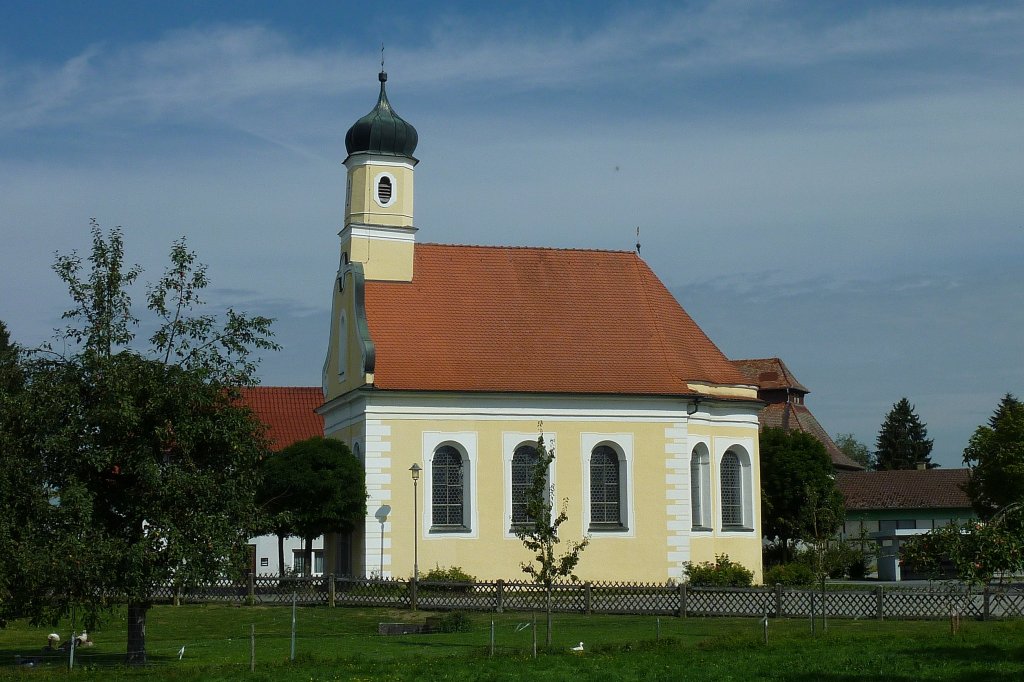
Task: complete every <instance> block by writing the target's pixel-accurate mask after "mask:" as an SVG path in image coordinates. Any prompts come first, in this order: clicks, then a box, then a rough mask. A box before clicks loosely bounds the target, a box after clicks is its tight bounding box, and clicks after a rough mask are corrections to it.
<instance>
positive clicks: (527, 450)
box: [512, 445, 540, 524]
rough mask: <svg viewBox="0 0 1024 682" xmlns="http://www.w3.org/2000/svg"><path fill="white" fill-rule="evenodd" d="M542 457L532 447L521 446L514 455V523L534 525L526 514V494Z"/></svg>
mask: <svg viewBox="0 0 1024 682" xmlns="http://www.w3.org/2000/svg"><path fill="white" fill-rule="evenodd" d="M539 459H540V456H539V455H538V454H537V448H535V447H534V446H532V445H520V446H519V447H518V448H516V451H515V453H513V455H512V523H513V524H517V523H533V519H532V518H531V517H530V515H529V514H527V513H526V494H527V491H528V490H529V489H530V482H531V480H532V479H533V469H534V467H536V466H537V461H538V460H539Z"/></svg>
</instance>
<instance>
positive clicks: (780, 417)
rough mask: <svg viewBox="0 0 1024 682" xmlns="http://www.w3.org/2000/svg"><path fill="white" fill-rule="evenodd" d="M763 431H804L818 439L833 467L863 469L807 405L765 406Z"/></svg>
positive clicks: (762, 411) (782, 404)
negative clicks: (842, 448) (841, 447)
mask: <svg viewBox="0 0 1024 682" xmlns="http://www.w3.org/2000/svg"><path fill="white" fill-rule="evenodd" d="M758 419H759V420H760V422H761V428H762V429H770V428H775V429H782V430H784V431H803V432H804V433H809V434H810V435H812V436H814V437H815V438H817V439H818V440H819V441H820V442H821V444H822V445H824V446H825V450H826V451H827V452H828V455H829V457H831V458H832V466H834V467H835V468H836V469H848V470H851V471H858V470H861V469H863V468H864V467H862V466H861V465H860V464H857V462H854V461H853V460H852V459H850V458H849V457H848V456H847V455H846V453H845V452H843V451H842V450H840V449H839V446H838V445H836V444H835V441H833V440H832V437H831V436H829V435H828V432H827V431H825V429H824V428H823V427H822V425H821V423H820V422H819V421H818V420H817V419H816V418H815V416H814V415H813V414H811V411H810V410H809V409H807V407H806V406H805V405H796V404H793V403H770V404H768V405H765V406H764V408H763V409H762V410H761V413H760V414H759V415H758Z"/></svg>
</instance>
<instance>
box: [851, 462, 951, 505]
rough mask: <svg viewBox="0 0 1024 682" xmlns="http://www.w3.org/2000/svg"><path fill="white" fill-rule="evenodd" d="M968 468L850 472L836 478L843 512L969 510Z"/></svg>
mask: <svg viewBox="0 0 1024 682" xmlns="http://www.w3.org/2000/svg"><path fill="white" fill-rule="evenodd" d="M970 474H971V472H970V469H910V470H901V471H851V472H843V473H840V474H839V475H837V476H836V485H837V486H838V487H839V491H840V492H841V493H842V494H843V497H844V498H846V509H847V511H853V510H861V511H869V510H876V509H970V508H971V500H970V498H969V497H967V493H965V492H964V485H966V483H967V479H968V478H970Z"/></svg>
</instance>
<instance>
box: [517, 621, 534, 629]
mask: <svg viewBox="0 0 1024 682" xmlns="http://www.w3.org/2000/svg"><path fill="white" fill-rule="evenodd" d="M530 625H531V623H530V622H529V621H527V622H525V623H520V624H519V625H517V626H516V632H522V631H523V630H525V629H526V628H528V627H530Z"/></svg>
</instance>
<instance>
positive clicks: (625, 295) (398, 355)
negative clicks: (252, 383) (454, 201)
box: [366, 244, 750, 395]
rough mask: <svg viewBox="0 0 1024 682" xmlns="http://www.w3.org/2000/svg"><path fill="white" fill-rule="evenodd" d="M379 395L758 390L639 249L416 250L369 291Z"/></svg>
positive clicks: (424, 247) (439, 247)
mask: <svg viewBox="0 0 1024 682" xmlns="http://www.w3.org/2000/svg"><path fill="white" fill-rule="evenodd" d="M366 316H367V321H368V323H369V327H370V335H371V337H372V339H373V342H374V346H375V349H376V366H375V370H374V386H375V387H376V388H379V389H396V390H437V391H500V392H528V393H576V394H588V393H589V394H643V395H692V394H694V391H693V390H692V389H691V388H689V387H688V385H687V383H688V382H700V383H709V384H717V385H727V386H735V385H750V383H749V382H748V381H747V380H746V378H745V377H744V376H743V374H742V373H741V372H740V371H739V370H738V369H736V367H734V366H733V365H732V363H730V362H729V360H728V359H726V357H725V356H724V355H723V354H722V352H721V351H720V350H719V349H718V348H717V347H716V346H715V344H714V343H712V342H711V340H710V339H709V338H708V337H707V336H706V335H705V334H704V332H703V331H702V330H701V329H700V327H698V326H697V324H696V323H695V322H694V321H693V320H692V319H691V318H690V316H689V315H688V314H687V313H686V311H685V310H683V308H682V307H681V306H680V305H679V303H678V302H677V301H676V300H675V298H673V297H672V294H670V293H669V291H668V290H667V289H666V288H665V286H664V285H663V284H662V283H661V281H660V280H659V279H658V278H657V276H655V274H654V273H653V272H652V271H651V269H650V268H649V267H648V266H647V264H646V263H644V261H643V260H641V259H640V257H639V256H638V255H637V254H635V253H632V252H624V251H594V250H569V249H543V248H518V247H488V246H451V245H440V244H417V245H416V251H415V260H414V275H413V281H412V282H381V281H368V282H367V283H366Z"/></svg>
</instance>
